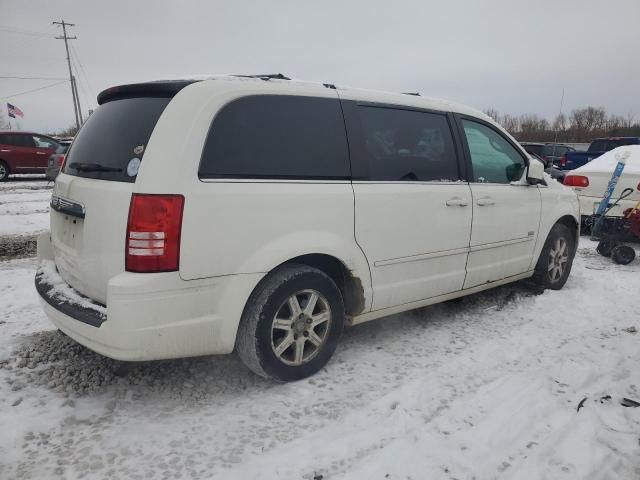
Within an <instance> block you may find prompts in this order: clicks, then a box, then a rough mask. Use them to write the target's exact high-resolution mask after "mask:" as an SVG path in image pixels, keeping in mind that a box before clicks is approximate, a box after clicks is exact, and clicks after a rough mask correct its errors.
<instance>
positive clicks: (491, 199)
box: [476, 197, 496, 207]
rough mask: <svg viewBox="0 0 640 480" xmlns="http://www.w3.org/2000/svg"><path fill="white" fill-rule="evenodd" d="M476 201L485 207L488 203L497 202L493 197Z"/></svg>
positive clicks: (493, 203)
mask: <svg viewBox="0 0 640 480" xmlns="http://www.w3.org/2000/svg"><path fill="white" fill-rule="evenodd" d="M476 203H477V204H478V205H479V206H481V207H485V206H487V205H495V204H496V202H495V201H494V200H493V198H491V197H482V198H479V199H478V201H477V202H476Z"/></svg>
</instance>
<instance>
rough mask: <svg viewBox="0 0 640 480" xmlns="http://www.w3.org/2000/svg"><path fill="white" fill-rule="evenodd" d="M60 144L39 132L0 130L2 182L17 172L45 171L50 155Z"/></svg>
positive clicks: (0, 178) (0, 180) (0, 177)
mask: <svg viewBox="0 0 640 480" xmlns="http://www.w3.org/2000/svg"><path fill="white" fill-rule="evenodd" d="M59 146H60V145H59V144H58V142H56V141H55V140H54V139H53V138H50V137H47V136H45V135H40V134H38V133H29V132H13V131H9V132H7V131H4V132H0V182H2V181H4V180H6V179H7V178H8V177H9V175H13V174H16V173H45V171H46V170H47V166H48V161H49V156H50V155H51V154H52V153H53V152H55V151H56V149H57V148H58V147H59Z"/></svg>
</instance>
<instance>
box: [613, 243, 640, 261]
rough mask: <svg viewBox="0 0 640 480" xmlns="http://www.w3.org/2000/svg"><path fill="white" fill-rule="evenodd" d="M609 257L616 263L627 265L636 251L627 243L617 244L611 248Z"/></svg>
mask: <svg viewBox="0 0 640 480" xmlns="http://www.w3.org/2000/svg"><path fill="white" fill-rule="evenodd" d="M611 259H612V260H613V261H614V262H616V263H617V264H618V265H628V264H630V263H631V262H633V261H634V260H635V259H636V251H635V250H634V249H633V248H632V247H630V246H628V245H618V246H617V247H615V248H614V249H613V250H611Z"/></svg>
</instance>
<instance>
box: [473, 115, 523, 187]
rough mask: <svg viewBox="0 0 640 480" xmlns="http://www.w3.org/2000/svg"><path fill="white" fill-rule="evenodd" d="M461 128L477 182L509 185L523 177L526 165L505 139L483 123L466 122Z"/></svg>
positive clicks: (474, 178)
mask: <svg viewBox="0 0 640 480" xmlns="http://www.w3.org/2000/svg"><path fill="white" fill-rule="evenodd" d="M462 124H463V126H464V133H465V136H466V138H467V144H468V145H469V153H470V154H471V164H472V166H473V180H474V181H475V182H480V183H510V182H513V181H515V180H519V179H520V178H521V177H522V173H523V171H524V167H525V161H524V159H523V158H522V156H521V155H520V153H519V152H518V151H517V150H516V149H515V148H514V147H513V146H512V145H511V143H509V142H508V141H507V139H506V138H504V137H503V136H502V135H500V134H499V133H498V132H496V131H495V130H493V129H492V128H489V127H487V126H485V125H483V124H481V123H477V122H473V121H470V120H463V121H462Z"/></svg>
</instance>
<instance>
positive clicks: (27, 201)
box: [0, 175, 53, 237]
mask: <svg viewBox="0 0 640 480" xmlns="http://www.w3.org/2000/svg"><path fill="white" fill-rule="evenodd" d="M52 188H53V183H48V182H47V181H46V180H44V179H43V177H42V176H29V175H22V176H19V177H10V181H7V182H3V183H0V237H1V236H5V235H33V234H36V233H39V232H42V231H44V230H47V229H48V228H49V202H50V201H51V189H52Z"/></svg>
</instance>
